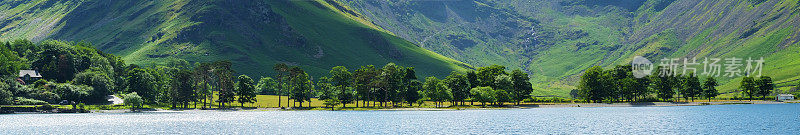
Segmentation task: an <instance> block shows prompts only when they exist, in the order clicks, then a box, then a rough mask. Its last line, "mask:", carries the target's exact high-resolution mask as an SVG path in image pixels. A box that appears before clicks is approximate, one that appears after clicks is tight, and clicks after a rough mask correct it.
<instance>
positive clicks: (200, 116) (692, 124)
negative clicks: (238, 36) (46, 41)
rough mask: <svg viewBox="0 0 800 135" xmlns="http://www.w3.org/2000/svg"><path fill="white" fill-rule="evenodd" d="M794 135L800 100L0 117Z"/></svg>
mask: <svg viewBox="0 0 800 135" xmlns="http://www.w3.org/2000/svg"><path fill="white" fill-rule="evenodd" d="M34 133H39V134H41V133H50V134H52V133H57V134H81V133H84V134H85V133H92V134H121V133H141V134H235V133H239V134H273V133H285V134H464V133H477V134H631V133H635V134H650V133H659V134H700V133H710V134H797V133H800V104H774V105H714V106H687V107H609V108H536V109H511V110H461V111H238V112H217V111H210V112H205V111H203V112H177V113H161V112H159V113H126V114H100V113H93V114H14V115H0V134H34Z"/></svg>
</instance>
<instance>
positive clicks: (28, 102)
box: [16, 97, 47, 105]
mask: <svg viewBox="0 0 800 135" xmlns="http://www.w3.org/2000/svg"><path fill="white" fill-rule="evenodd" d="M16 100H17V101H18V102H17V105H45V104H47V102H44V101H42V100H36V99H29V98H23V97H17V99H16Z"/></svg>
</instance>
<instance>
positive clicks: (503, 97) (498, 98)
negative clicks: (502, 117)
mask: <svg viewBox="0 0 800 135" xmlns="http://www.w3.org/2000/svg"><path fill="white" fill-rule="evenodd" d="M494 98H495V102H496V104H497V105H498V106H504V104H505V102H511V95H509V94H508V92H506V91H505V90H494Z"/></svg>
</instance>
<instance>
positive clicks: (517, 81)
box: [510, 69, 533, 105]
mask: <svg viewBox="0 0 800 135" xmlns="http://www.w3.org/2000/svg"><path fill="white" fill-rule="evenodd" d="M511 82H513V83H514V84H513V86H512V89H511V90H512V91H510V93H511V96H512V100H513V101H516V102H517V105H519V102H520V101H522V100H524V99H528V98H530V97H531V92H533V86H532V84H531V82H530V77H528V73H525V72H522V70H519V69H517V70H514V71H511Z"/></svg>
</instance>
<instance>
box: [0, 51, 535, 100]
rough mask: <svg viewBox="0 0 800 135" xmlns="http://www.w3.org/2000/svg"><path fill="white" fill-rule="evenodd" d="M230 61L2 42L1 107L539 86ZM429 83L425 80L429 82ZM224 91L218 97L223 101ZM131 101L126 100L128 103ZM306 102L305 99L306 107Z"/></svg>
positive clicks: (401, 94)
mask: <svg viewBox="0 0 800 135" xmlns="http://www.w3.org/2000/svg"><path fill="white" fill-rule="evenodd" d="M231 66H232V63H231V62H229V61H216V62H195V63H194V64H190V63H189V62H187V61H185V60H182V59H174V60H170V61H168V62H166V63H164V64H161V65H156V64H152V65H151V66H149V67H143V66H139V65H136V64H126V63H125V62H124V61H123V60H122V59H121V58H120V57H117V56H114V55H112V54H108V53H104V52H102V51H99V50H97V49H95V48H94V47H93V46H92V45H91V44H89V43H85V42H64V41H57V40H48V41H43V42H41V43H38V44H35V43H33V42H30V41H28V40H15V41H12V42H2V44H1V45H0V75H1V76H3V78H2V80H1V81H0V82H2V83H0V104H55V103H59V102H60V101H62V100H67V101H72V102H76V103H90V104H91V103H105V102H107V101H106V96H108V95H119V96H121V97H123V99H125V100H126V101H129V102H130V103H131V105H132V106H135V107H142V105H170V106H172V107H173V108H189V107H190V106H194V108H198V106H200V108H211V107H212V104H214V103H216V104H217V106H219V107H229V106H230V105H231V103H234V102H239V103H241V104H242V107H243V106H244V104H246V103H255V102H257V101H256V98H255V97H256V95H258V94H273V95H278V96H279V98H278V102H277V103H278V106H279V107H284V106H286V107H288V106H289V104H290V102H291V104H292V106H293V107H295V106H299V107H302V106H303V104H304V103H308V104H309V106H310V101H311V99H312V98H318V99H319V100H322V101H324V102H325V104H326V105H329V106H335V105H342V107H346V104H351V103H355V104H356V107H375V106H382V107H393V106H402V105H403V104H408V105H409V106H411V105H413V104H414V103H417V104H418V105H419V104H421V103H422V102H423V101H433V102H435V104H436V106H443V103H445V102H449V103H450V104H452V105H466V103H465V102H467V101H468V102H469V103H470V105H472V103H473V102H480V103H483V105H486V104H491V105H503V104H504V103H506V102H514V103H517V104H519V103H520V102H521V101H522V100H524V99H527V98H530V94H531V92H532V91H533V88H532V85H531V83H530V82H529V81H530V78H529V76H528V74H527V73H525V72H523V71H521V70H513V71H511V72H507V71H506V69H505V67H503V66H500V65H491V66H488V67H479V68H477V70H470V71H466V72H457V71H453V72H452V73H451V74H450V75H449V76H446V77H445V78H442V79H439V78H437V77H426V78H424V79H423V80H419V79H418V78H417V75H416V71H415V69H414V67H404V66H400V65H396V64H394V63H388V64H386V65H384V66H383V67H376V66H373V65H367V66H361V67H359V68H357V69H355V70H350V69H347V68H346V67H343V66H336V67H333V68H331V70H330V72H329V75H328V76H322V77H319V78H314V77H312V76H311V75H309V74H308V73H306V72H305V71H304V69H302V68H301V67H298V66H288V65H286V64H276V65H275V66H274V67H272V69H268V70H272V71H273V72H274V73H275V74H274V76H271V77H262V78H258V80H257V81H256V80H254V79H253V78H251V77H249V76H247V75H239V76H234V74H236V72H235V71H234V70H232V69H231ZM22 69H32V70H36V71H39V72H40V73H41V75H42V76H43V79H40V80H38V81H35V82H24V81H22V80H19V79H17V76H16V75H17V73H18V71H19V70H22ZM423 81H424V82H423ZM215 96H216V98H215ZM129 102H126V104H128V103H129ZM298 103H299V104H298Z"/></svg>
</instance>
